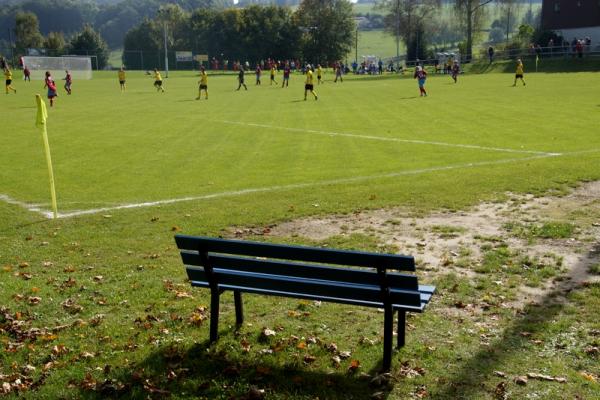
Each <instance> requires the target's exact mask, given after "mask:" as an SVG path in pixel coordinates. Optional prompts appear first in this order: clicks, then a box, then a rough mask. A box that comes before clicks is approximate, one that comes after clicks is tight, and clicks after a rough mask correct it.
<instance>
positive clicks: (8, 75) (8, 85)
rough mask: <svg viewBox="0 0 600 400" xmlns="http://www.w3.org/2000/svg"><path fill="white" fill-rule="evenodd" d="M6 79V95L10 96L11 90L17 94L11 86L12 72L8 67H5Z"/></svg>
mask: <svg viewBox="0 0 600 400" xmlns="http://www.w3.org/2000/svg"><path fill="white" fill-rule="evenodd" d="M4 79H6V81H5V83H6V94H8V93H9V91H10V90H12V91H13V92H14V94H17V89H15V88H13V87H12V86H11V84H12V72H11V70H10V69H9V68H8V65H7V66H6V67H4Z"/></svg>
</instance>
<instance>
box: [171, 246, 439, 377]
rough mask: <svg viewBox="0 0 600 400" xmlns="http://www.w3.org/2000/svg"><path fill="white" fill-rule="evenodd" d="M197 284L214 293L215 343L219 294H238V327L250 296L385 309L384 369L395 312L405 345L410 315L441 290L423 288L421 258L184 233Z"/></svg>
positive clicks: (185, 259)
mask: <svg viewBox="0 0 600 400" xmlns="http://www.w3.org/2000/svg"><path fill="white" fill-rule="evenodd" d="M175 241H176V242H177V246H178V247H179V249H180V252H181V258H182V259H183V263H184V264H185V267H186V271H187V275H188V278H189V280H190V282H191V284H192V286H198V287H204V288H209V289H210V290H211V301H210V311H211V312H210V342H211V343H212V342H215V341H216V340H217V338H218V324H219V296H220V295H221V293H222V292H224V291H226V290H231V291H233V296H234V303H235V314H236V323H237V324H238V325H240V324H242V323H243V320H244V314H243V305H242V292H247V293H256V294H265V295H273V296H283V297H292V298H299V299H308V300H319V301H327V302H334V303H342V304H353V305H357V306H364V307H375V308H383V310H384V340H383V369H384V370H389V369H390V366H391V361H392V347H393V328H394V314H395V312H398V329H397V331H398V336H397V346H398V348H400V347H402V346H404V341H405V325H406V312H408V311H411V312H422V311H423V310H424V309H425V306H426V305H427V303H428V302H429V300H430V299H431V296H432V295H433V293H434V291H435V287H433V286H425V285H419V283H418V281H417V277H416V276H415V275H413V274H407V273H400V272H390V270H392V271H394V270H395V271H406V272H414V271H415V262H414V258H413V257H409V256H403V255H393V254H377V253H366V252H359V251H347V250H334V249H325V248H316V247H305V246H290V245H281V244H270V243H261V242H250V241H242V240H228V239H217V238H209V237H195V236H186V235H176V236H175Z"/></svg>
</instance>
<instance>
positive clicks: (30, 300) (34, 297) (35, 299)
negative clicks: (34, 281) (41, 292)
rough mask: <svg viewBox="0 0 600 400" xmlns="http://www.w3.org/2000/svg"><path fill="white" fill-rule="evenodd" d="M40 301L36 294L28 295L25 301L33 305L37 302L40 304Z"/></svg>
mask: <svg viewBox="0 0 600 400" xmlns="http://www.w3.org/2000/svg"><path fill="white" fill-rule="evenodd" d="M41 301H42V298H41V297H36V296H30V297H28V298H27V302H28V303H29V304H31V305H32V306H35V305H37V304H40V302H41Z"/></svg>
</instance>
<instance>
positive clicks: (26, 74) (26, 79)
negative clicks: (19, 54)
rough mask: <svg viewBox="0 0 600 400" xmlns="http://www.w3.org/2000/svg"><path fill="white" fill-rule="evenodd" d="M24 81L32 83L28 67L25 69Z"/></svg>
mask: <svg viewBox="0 0 600 400" xmlns="http://www.w3.org/2000/svg"><path fill="white" fill-rule="evenodd" d="M23 80H24V81H29V82H31V71H29V68H27V66H25V68H23Z"/></svg>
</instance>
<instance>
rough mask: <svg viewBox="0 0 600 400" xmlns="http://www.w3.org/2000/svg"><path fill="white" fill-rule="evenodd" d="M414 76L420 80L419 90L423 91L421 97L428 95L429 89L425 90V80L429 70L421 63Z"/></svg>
mask: <svg viewBox="0 0 600 400" xmlns="http://www.w3.org/2000/svg"><path fill="white" fill-rule="evenodd" d="M414 78H415V79H418V80H419V92H421V97H423V96H425V97H427V91H426V90H425V81H426V80H427V72H426V71H425V70H424V69H423V67H421V66H420V65H417V68H415V75H414Z"/></svg>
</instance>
